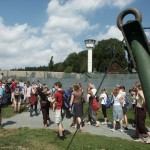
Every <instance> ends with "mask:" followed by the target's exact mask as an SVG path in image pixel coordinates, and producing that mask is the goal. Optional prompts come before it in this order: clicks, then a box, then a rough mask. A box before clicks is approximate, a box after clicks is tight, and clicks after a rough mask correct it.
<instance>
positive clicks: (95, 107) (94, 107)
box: [92, 98, 99, 110]
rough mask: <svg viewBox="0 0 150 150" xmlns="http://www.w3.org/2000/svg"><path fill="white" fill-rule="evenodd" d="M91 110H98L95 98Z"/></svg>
mask: <svg viewBox="0 0 150 150" xmlns="http://www.w3.org/2000/svg"><path fill="white" fill-rule="evenodd" d="M92 108H93V110H98V109H99V103H98V102H97V100H96V98H94V99H93V100H92Z"/></svg>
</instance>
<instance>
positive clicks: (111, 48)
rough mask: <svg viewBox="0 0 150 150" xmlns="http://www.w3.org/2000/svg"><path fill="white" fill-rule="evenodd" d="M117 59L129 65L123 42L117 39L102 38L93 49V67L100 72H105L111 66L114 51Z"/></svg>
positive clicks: (121, 63)
mask: <svg viewBox="0 0 150 150" xmlns="http://www.w3.org/2000/svg"><path fill="white" fill-rule="evenodd" d="M116 51H118V52H117V55H116V57H115V60H117V61H118V62H119V64H120V65H122V66H125V67H126V66H127V60H126V59H125V51H124V46H123V43H122V42H121V41H119V40H117V39H108V40H102V41H99V42H98V43H97V45H96V46H95V48H94V50H93V68H95V69H96V71H98V72H104V71H105V70H106V69H107V67H108V66H109V64H110V62H111V60H112V58H113V55H114V53H115V52H116Z"/></svg>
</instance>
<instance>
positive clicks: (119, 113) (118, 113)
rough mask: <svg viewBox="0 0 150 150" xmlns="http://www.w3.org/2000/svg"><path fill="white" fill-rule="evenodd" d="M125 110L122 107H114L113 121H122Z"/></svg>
mask: <svg viewBox="0 0 150 150" xmlns="http://www.w3.org/2000/svg"><path fill="white" fill-rule="evenodd" d="M122 119H123V110H122V106H121V105H117V106H113V120H119V121H120V120H122Z"/></svg>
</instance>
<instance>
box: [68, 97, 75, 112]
mask: <svg viewBox="0 0 150 150" xmlns="http://www.w3.org/2000/svg"><path fill="white" fill-rule="evenodd" d="M73 100H74V95H73V94H72V95H71V99H70V104H69V105H70V107H69V111H71V106H72V104H73Z"/></svg>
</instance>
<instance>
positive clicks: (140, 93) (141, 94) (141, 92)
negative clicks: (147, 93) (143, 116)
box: [138, 90, 145, 102]
mask: <svg viewBox="0 0 150 150" xmlns="http://www.w3.org/2000/svg"><path fill="white" fill-rule="evenodd" d="M138 94H139V96H140V97H141V98H142V99H143V100H144V102H145V97H144V93H143V91H142V90H140V91H139V92H138Z"/></svg>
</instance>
